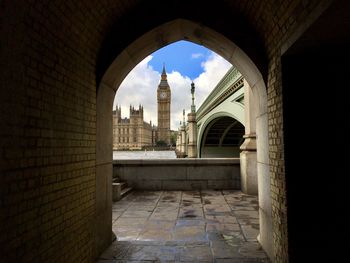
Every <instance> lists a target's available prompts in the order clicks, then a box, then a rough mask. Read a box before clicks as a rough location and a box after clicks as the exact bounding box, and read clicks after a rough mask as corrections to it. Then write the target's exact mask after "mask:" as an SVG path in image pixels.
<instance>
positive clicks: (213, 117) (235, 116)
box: [197, 111, 244, 157]
mask: <svg viewBox="0 0 350 263" xmlns="http://www.w3.org/2000/svg"><path fill="white" fill-rule="evenodd" d="M222 117H229V118H232V119H234V120H236V121H238V122H239V123H240V124H241V125H243V126H244V120H242V115H241V116H239V115H238V114H235V112H233V111H230V112H228V111H219V112H215V113H213V114H212V115H210V116H209V117H208V118H207V119H205V120H204V121H203V122H202V123H200V126H199V128H198V136H197V152H198V153H199V157H201V155H200V154H201V145H202V143H203V138H204V137H205V136H204V135H205V131H206V130H208V129H210V127H209V126H210V124H212V123H213V121H214V120H216V119H219V118H222ZM243 117H244V116H243Z"/></svg>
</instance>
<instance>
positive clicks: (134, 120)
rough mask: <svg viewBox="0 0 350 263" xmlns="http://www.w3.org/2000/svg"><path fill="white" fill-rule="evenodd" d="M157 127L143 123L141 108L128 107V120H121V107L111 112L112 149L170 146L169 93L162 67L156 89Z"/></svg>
mask: <svg viewBox="0 0 350 263" xmlns="http://www.w3.org/2000/svg"><path fill="white" fill-rule="evenodd" d="M157 102H158V127H157V126H154V125H153V126H152V122H150V123H147V122H144V121H143V106H141V105H140V106H139V109H138V110H136V109H135V108H134V107H132V106H130V119H128V118H124V119H122V118H121V107H118V106H117V107H116V109H115V111H113V149H114V150H140V149H142V148H143V147H145V146H155V145H156V143H157V142H158V141H162V142H164V143H166V144H167V145H169V144H170V102H171V91H170V87H169V84H168V80H167V75H166V72H165V67H164V66H163V71H162V75H161V80H160V83H159V85H158V89H157Z"/></svg>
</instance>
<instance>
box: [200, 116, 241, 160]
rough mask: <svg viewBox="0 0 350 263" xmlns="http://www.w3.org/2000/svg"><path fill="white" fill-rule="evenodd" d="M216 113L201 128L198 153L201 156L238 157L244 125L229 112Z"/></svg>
mask: <svg viewBox="0 0 350 263" xmlns="http://www.w3.org/2000/svg"><path fill="white" fill-rule="evenodd" d="M218 115H220V114H216V118H215V117H214V118H210V121H209V119H208V120H207V121H206V123H205V126H203V128H202V129H201V131H202V136H201V138H200V139H201V140H200V142H199V155H200V157H202V158H215V157H218V158H226V157H227V158H232V157H236V158H239V155H240V149H239V147H240V145H241V144H242V142H243V140H244V139H243V136H244V126H243V124H242V123H241V122H239V121H238V120H237V119H235V118H234V117H232V116H230V115H231V114H229V113H223V114H222V115H221V116H218Z"/></svg>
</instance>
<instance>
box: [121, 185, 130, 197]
mask: <svg viewBox="0 0 350 263" xmlns="http://www.w3.org/2000/svg"><path fill="white" fill-rule="evenodd" d="M131 191H132V187H126V188H124V189H123V190H122V191H121V198H123V197H125V196H126V195H128V194H129V193H131Z"/></svg>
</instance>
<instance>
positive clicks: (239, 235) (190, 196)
mask: <svg viewBox="0 0 350 263" xmlns="http://www.w3.org/2000/svg"><path fill="white" fill-rule="evenodd" d="M112 231H113V232H114V233H115V234H116V236H117V240H116V241H114V242H113V243H112V244H111V245H110V247H109V248H108V249H106V251H104V253H102V255H101V256H100V257H99V259H98V261H97V262H98V263H110V262H114V263H117V262H119V263H122V262H123V263H127V262H148V263H150V262H169V263H170V262H178V263H180V262H183V263H185V262H188V263H190V262H202V263H206V262H208V263H209V262H219V263H226V262H227V263H228V262H243V263H258V262H269V260H268V258H267V256H266V254H265V252H264V251H263V250H262V248H261V247H260V245H259V243H258V242H257V235H258V234H259V214H258V200H257V197H256V196H249V195H246V194H243V193H242V192H240V191H236V190H224V191H215V190H205V191H134V192H133V193H131V194H129V195H128V196H127V197H126V198H123V200H120V201H118V202H115V203H113V205H112Z"/></svg>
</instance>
